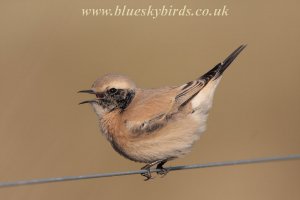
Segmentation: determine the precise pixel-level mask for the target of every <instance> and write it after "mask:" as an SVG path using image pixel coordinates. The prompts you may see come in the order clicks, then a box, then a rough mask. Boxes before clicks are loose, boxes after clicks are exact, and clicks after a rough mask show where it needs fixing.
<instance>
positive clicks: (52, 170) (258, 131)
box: [0, 0, 300, 200]
mask: <svg viewBox="0 0 300 200" xmlns="http://www.w3.org/2000/svg"><path fill="white" fill-rule="evenodd" d="M125 4H126V5H127V6H128V7H131V8H144V7H147V6H148V5H153V7H160V6H161V5H163V4H165V5H173V7H178V8H180V7H181V6H183V5H185V4H186V5H187V6H189V7H192V8H219V7H223V5H227V7H228V8H229V9H230V10H229V13H230V16H228V17H159V18H158V19H156V20H153V19H151V18H150V17H82V16H81V9H82V8H113V7H115V6H116V5H125ZM163 4H162V3H158V2H157V1H151V2H142V1H139V2H137V1H136V2H135V1H126V2H121V1H118V2H116V3H112V2H111V1H108V0H106V1H101V2H100V1H92V0H88V1H84V2H83V1H66V0H63V1H58V0H56V1H47V2H46V1H37V0H36V1H34V0H30V1H6V0H2V1H1V3H0V5H1V12H0V24H1V31H0V38H1V40H0V67H1V73H0V93H1V99H0V102H1V103H0V110H1V112H0V162H1V163H0V174H1V175H0V181H13V180H19V179H32V178H45V177H57V176H67V175H81V174H90V173H102V172H103V173H104V172H113V171H126V170H136V169H139V168H140V167H141V166H142V165H141V164H138V163H134V162H131V161H128V160H126V159H124V158H123V157H121V156H119V155H118V154H117V153H116V152H114V151H113V149H112V148H111V146H110V145H109V144H108V142H106V141H105V139H104V137H102V136H101V134H100V133H99V130H98V124H97V120H96V116H95V114H94V113H93V112H92V109H91V108H89V106H78V102H80V101H81V100H84V99H85V98H86V96H85V95H79V94H77V93H76V92H77V91H78V90H81V89H88V88H89V87H90V85H91V84H92V82H93V81H94V79H96V77H98V76H101V75H104V74H106V73H109V72H118V73H122V74H126V75H128V76H129V77H131V78H132V79H134V80H135V81H136V83H137V84H138V85H139V86H140V87H145V88H146V87H147V88H151V87H159V86H162V85H178V84H182V83H184V82H186V81H188V80H191V79H194V78H196V77H198V76H199V75H201V74H202V73H204V72H206V71H207V70H208V69H210V67H212V66H214V65H215V64H216V63H217V62H219V61H222V59H224V58H225V57H226V56H227V55H228V54H229V53H231V52H232V51H233V50H234V49H235V48H236V47H238V46H239V45H240V44H242V43H247V44H248V47H247V48H246V50H245V51H244V52H243V53H242V54H241V55H240V56H239V57H238V59H237V60H236V62H234V63H233V64H232V65H231V67H230V69H229V70H228V71H226V73H225V76H224V78H223V80H222V83H221V84H220V86H219V88H218V90H217V92H216V96H215V101H214V107H213V109H212V111H211V113H210V117H209V122H208V130H207V131H206V134H204V135H203V137H202V138H201V140H200V141H199V142H198V143H197V144H196V145H195V146H194V149H193V151H192V153H191V154H189V155H188V156H187V157H185V158H183V159H178V160H176V161H174V162H170V163H168V164H169V165H178V164H180V165H184V164H196V163H207V162H212V161H225V160H234V159H247V158H256V157H265V156H275V155H287V154H293V153H300V134H299V131H300V128H299V119H300V105H299V102H300V90H299V85H300V78H299V73H300V65H299V57H300V46H299V45H300V37H299V35H300V26H299V20H300V13H299V9H298V8H299V1H285V2H284V3H280V1H247V2H241V1H219V2H218V3H217V2H212V1H208V0H205V1H201V2H200V1H188V2H180V1H177V2H173V1H166V2H164V3H163ZM183 198H185V199H230V200H233V199H272V200H274V199H289V200H292V199H299V198H300V161H287V162H277V163H268V164H253V165H247V166H233V167H220V168H208V169H197V170H185V171H177V172H171V173H170V174H168V175H167V176H166V177H165V178H157V179H154V180H152V181H148V182H144V181H143V178H142V177H141V176H139V175H133V176H126V177H113V178H104V179H93V180H82V181H73V182H63V183H51V184H43V185H32V186H23V187H16V188H4V189H3V188H2V189H0V199H6V200H10V199H30V200H35V199H37V200H38V199H43V200H47V199H72V200H75V199H124V200H126V199H143V200H148V199H174V200H175V199H183Z"/></svg>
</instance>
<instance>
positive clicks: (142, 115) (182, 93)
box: [124, 45, 246, 134]
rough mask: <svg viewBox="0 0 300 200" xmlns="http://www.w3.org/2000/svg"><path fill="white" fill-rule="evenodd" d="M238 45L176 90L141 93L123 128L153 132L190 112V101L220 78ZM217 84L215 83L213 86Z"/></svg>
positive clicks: (145, 91)
mask: <svg viewBox="0 0 300 200" xmlns="http://www.w3.org/2000/svg"><path fill="white" fill-rule="evenodd" d="M245 47H246V46H245V45H241V46H240V47H239V48H237V49H236V50H235V51H234V52H232V53H231V54H230V55H229V56H228V57H227V58H226V59H225V60H224V61H223V62H221V63H219V64H217V65H216V66H215V67H213V68H212V69H211V70H209V71H208V72H207V73H205V74H204V75H202V76H201V77H199V78H198V79H196V80H194V81H190V82H188V83H186V84H184V85H182V86H179V87H172V88H163V89H152V90H140V91H139V92H138V93H137V96H136V98H135V100H134V101H133V102H132V104H131V105H130V106H129V108H128V110H127V111H126V112H125V113H124V114H125V115H124V122H125V124H126V127H127V128H128V129H130V130H131V132H132V133H136V134H141V133H152V132H154V131H156V130H158V129H160V128H162V127H164V126H166V124H167V123H168V121H169V120H171V119H172V118H173V117H174V116H176V115H180V114H183V115H186V114H187V113H191V112H193V108H191V107H192V106H191V103H190V102H191V100H192V99H194V97H196V96H197V95H198V93H199V92H200V91H201V90H202V89H204V88H205V86H206V85H208V83H209V82H212V81H214V80H217V79H218V78H219V77H221V75H222V73H223V72H224V71H225V69H226V68H227V67H228V66H229V65H230V64H231V63H232V61H233V60H234V59H235V58H236V57H237V56H238V55H239V53H240V52H241V51H242V50H243V49H244V48H245ZM216 84H217V83H216Z"/></svg>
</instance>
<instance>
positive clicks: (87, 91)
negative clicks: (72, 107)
mask: <svg viewBox="0 0 300 200" xmlns="http://www.w3.org/2000/svg"><path fill="white" fill-rule="evenodd" d="M78 93H88V94H96V92H94V90H80V91H78Z"/></svg>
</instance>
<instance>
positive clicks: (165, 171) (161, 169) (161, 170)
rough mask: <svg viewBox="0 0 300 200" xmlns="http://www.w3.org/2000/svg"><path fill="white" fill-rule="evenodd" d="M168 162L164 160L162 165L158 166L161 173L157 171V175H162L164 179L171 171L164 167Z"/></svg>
mask: <svg viewBox="0 0 300 200" xmlns="http://www.w3.org/2000/svg"><path fill="white" fill-rule="evenodd" d="M166 162H168V160H162V161H161V162H160V163H158V165H157V166H156V169H159V170H160V171H157V172H156V173H157V174H158V175H162V177H164V176H165V175H167V173H168V172H169V171H170V170H168V169H166V168H164V167H163V165H164V164H165V163H166Z"/></svg>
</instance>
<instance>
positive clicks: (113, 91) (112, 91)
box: [108, 88, 117, 94]
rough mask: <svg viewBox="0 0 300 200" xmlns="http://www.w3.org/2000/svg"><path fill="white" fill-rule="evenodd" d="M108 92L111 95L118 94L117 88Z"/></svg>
mask: <svg viewBox="0 0 300 200" xmlns="http://www.w3.org/2000/svg"><path fill="white" fill-rule="evenodd" d="M108 92H109V94H114V93H116V92H117V89H116V88H110V89H109V90H108Z"/></svg>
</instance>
